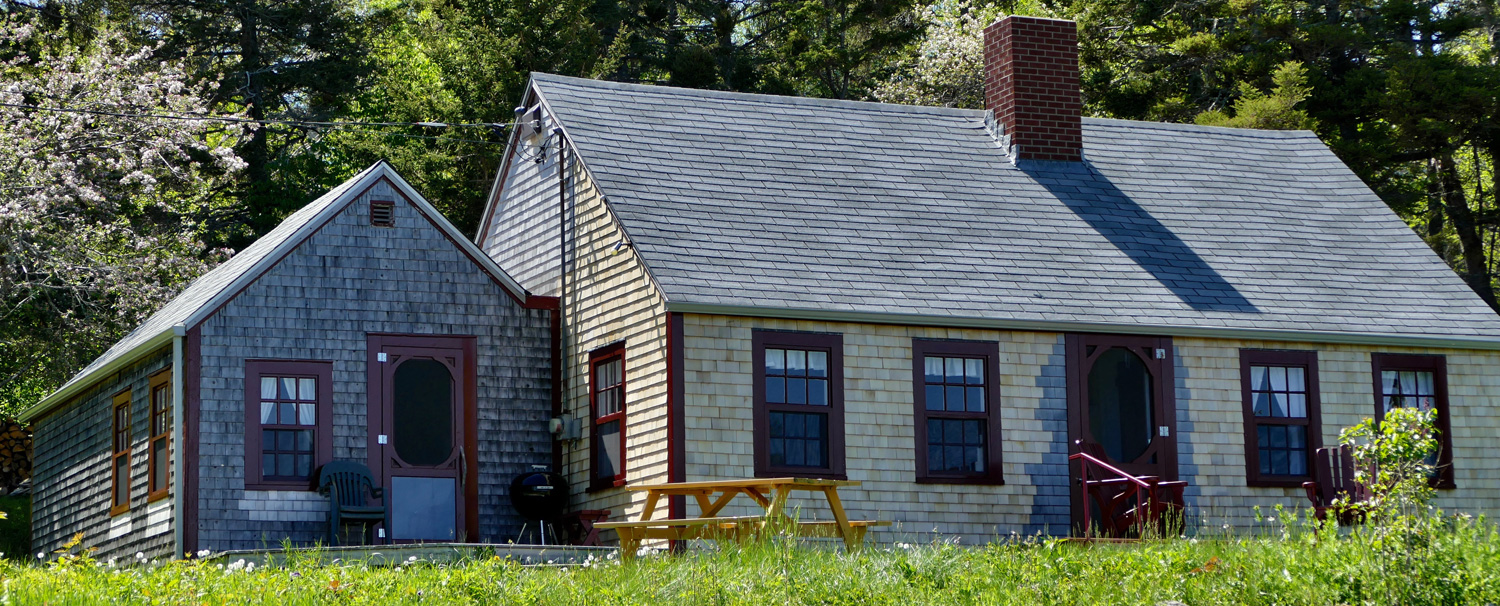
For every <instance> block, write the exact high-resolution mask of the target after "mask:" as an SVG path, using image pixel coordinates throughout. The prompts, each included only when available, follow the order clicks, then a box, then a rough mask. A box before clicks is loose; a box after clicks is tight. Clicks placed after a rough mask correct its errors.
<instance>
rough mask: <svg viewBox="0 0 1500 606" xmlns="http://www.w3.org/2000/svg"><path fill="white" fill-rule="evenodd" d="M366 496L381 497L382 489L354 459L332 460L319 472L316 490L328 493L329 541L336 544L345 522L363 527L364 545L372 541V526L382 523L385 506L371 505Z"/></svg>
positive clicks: (373, 533)
mask: <svg viewBox="0 0 1500 606" xmlns="http://www.w3.org/2000/svg"><path fill="white" fill-rule="evenodd" d="M367 490H368V493H369V497H368V499H384V497H385V490H384V489H382V488H381V487H379V486H376V485H375V479H374V477H373V474H371V473H370V468H369V467H366V466H364V465H363V464H360V463H356V462H354V461H333V462H331V463H328V464H326V465H324V466H323V468H322V469H321V470H319V471H318V492H320V493H323V494H326V495H328V504H329V512H328V544H329V545H330V546H333V545H338V544H339V529H340V527H341V526H342V525H343V524H344V523H345V522H353V523H356V524H359V525H361V526H363V527H364V532H365V544H367V545H368V544H373V543H374V542H375V525H376V524H381V523H384V522H385V505H383V504H382V505H370V504H369V501H368V500H367V497H366V496H365V494H366V491H367Z"/></svg>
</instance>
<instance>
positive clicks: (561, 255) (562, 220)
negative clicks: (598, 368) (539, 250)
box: [552, 127, 587, 481]
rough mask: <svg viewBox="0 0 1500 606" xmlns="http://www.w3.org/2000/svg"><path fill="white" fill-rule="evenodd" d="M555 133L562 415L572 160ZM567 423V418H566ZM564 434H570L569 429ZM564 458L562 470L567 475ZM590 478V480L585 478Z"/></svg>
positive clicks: (565, 405) (565, 406) (555, 131)
mask: <svg viewBox="0 0 1500 606" xmlns="http://www.w3.org/2000/svg"><path fill="white" fill-rule="evenodd" d="M552 136H553V137H554V138H555V139H557V280H558V286H557V332H556V338H557V385H558V390H559V391H560V393H559V394H558V402H560V403H561V408H562V410H560V411H558V413H559V416H561V415H564V414H567V413H568V405H569V404H570V403H571V402H569V401H568V314H567V311H568V172H567V171H568V163H567V148H566V146H564V145H563V133H562V128H561V127H553V129H552ZM563 422H564V423H566V422H567V421H566V420H565V421H563ZM564 435H567V434H566V432H565V433H564ZM566 465H567V460H566V459H563V460H562V465H561V466H559V468H558V470H557V471H558V473H559V474H562V475H563V477H567V476H566V474H563V469H562V467H563V466H566ZM585 481H587V480H585Z"/></svg>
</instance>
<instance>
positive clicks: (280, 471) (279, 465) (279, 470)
mask: <svg viewBox="0 0 1500 606" xmlns="http://www.w3.org/2000/svg"><path fill="white" fill-rule="evenodd" d="M294 458H295V457H294V455H290V454H278V455H276V475H279V476H286V477H296V475H297V469H296V465H295V462H294V460H293V459H294Z"/></svg>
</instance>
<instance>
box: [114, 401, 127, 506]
mask: <svg viewBox="0 0 1500 606" xmlns="http://www.w3.org/2000/svg"><path fill="white" fill-rule="evenodd" d="M112 416H113V419H114V422H113V424H112V428H111V430H110V452H111V454H110V458H109V470H110V472H109V473H110V483H109V485H110V498H109V515H112V516H113V515H119V514H122V513H125V512H127V511H130V390H128V389H127V390H125V391H122V392H120V393H118V394H115V398H114V408H113V415H112Z"/></svg>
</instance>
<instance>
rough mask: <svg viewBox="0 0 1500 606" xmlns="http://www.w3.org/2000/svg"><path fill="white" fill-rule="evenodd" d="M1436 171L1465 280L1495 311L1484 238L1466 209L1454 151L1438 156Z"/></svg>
mask: <svg viewBox="0 0 1500 606" xmlns="http://www.w3.org/2000/svg"><path fill="white" fill-rule="evenodd" d="M1438 163H1439V174H1440V176H1441V177H1442V190H1443V206H1444V210H1446V211H1447V213H1448V217H1449V218H1450V219H1452V221H1453V231H1454V233H1455V234H1457V235H1458V244H1459V246H1460V247H1461V248H1462V250H1463V256H1464V258H1463V262H1464V274H1463V275H1464V281H1466V282H1468V283H1469V286H1470V287H1471V288H1473V289H1474V292H1475V293H1478V294H1479V298H1481V299H1484V302H1485V303H1488V304H1489V306H1490V307H1491V308H1493V309H1495V310H1497V311H1500V305H1497V304H1496V301H1495V289H1494V286H1493V285H1492V284H1491V283H1490V274H1489V263H1487V262H1486V260H1485V259H1486V255H1485V251H1484V238H1482V237H1480V234H1479V226H1478V225H1477V224H1476V223H1475V221H1474V212H1473V210H1471V209H1470V208H1469V201H1468V197H1467V196H1466V195H1464V190H1463V182H1462V181H1460V180H1459V177H1458V165H1457V163H1456V162H1455V161H1454V159H1453V154H1451V153H1444V154H1443V155H1442V156H1441V157H1439V158H1438Z"/></svg>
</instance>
